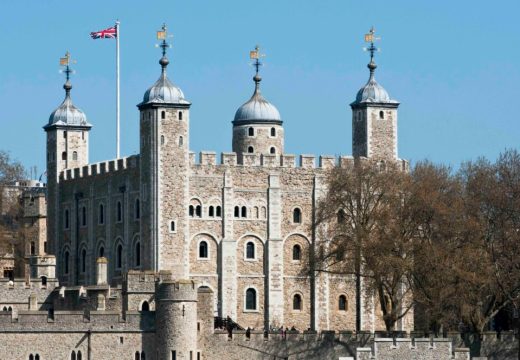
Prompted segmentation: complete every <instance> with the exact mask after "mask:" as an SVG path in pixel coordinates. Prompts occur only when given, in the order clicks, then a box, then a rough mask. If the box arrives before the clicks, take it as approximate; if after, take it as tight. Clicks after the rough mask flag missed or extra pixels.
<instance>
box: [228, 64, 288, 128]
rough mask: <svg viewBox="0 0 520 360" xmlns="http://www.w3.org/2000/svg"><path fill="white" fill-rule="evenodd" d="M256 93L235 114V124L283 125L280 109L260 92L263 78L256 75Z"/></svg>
mask: <svg viewBox="0 0 520 360" xmlns="http://www.w3.org/2000/svg"><path fill="white" fill-rule="evenodd" d="M253 80H254V81H255V92H254V93H253V96H251V99H249V100H248V101H247V102H246V103H245V104H243V105H242V106H240V107H239V108H238V110H237V112H236V113H235V119H234V121H233V122H234V123H235V124H236V123H238V124H240V123H255V122H275V123H281V122H282V119H281V116H280V112H278V109H277V108H276V107H275V106H274V105H273V104H271V103H270V102H269V101H267V100H266V99H265V98H264V97H263V96H262V93H261V92H260V81H262V78H261V77H260V76H258V74H257V75H255V77H254V78H253Z"/></svg>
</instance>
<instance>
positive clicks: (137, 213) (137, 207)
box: [134, 199, 141, 219]
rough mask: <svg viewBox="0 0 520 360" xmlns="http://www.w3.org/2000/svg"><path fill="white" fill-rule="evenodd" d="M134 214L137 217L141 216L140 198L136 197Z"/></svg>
mask: <svg viewBox="0 0 520 360" xmlns="http://www.w3.org/2000/svg"><path fill="white" fill-rule="evenodd" d="M134 214H135V218H136V219H140V218H141V202H140V201H139V199H135V209H134Z"/></svg>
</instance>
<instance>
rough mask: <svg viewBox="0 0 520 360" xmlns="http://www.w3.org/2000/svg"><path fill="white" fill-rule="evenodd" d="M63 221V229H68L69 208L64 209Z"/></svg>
mask: <svg viewBox="0 0 520 360" xmlns="http://www.w3.org/2000/svg"><path fill="white" fill-rule="evenodd" d="M64 222H65V229H68V228H69V226H70V217H69V210H68V209H65V219H64Z"/></svg>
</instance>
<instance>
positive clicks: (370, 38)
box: [363, 26, 381, 74]
mask: <svg viewBox="0 0 520 360" xmlns="http://www.w3.org/2000/svg"><path fill="white" fill-rule="evenodd" d="M378 40H381V38H380V37H376V29H374V27H373V26H372V27H371V28H370V30H369V31H368V33H367V34H365V42H367V43H370V46H369V47H368V48H363V50H365V51H369V52H370V63H369V64H368V68H369V69H370V74H373V73H374V70H375V69H376V68H377V65H376V63H375V61H374V53H375V52H378V51H379V48H378V47H376V46H375V44H374V42H375V41H378Z"/></svg>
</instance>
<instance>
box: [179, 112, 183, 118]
mask: <svg viewBox="0 0 520 360" xmlns="http://www.w3.org/2000/svg"><path fill="white" fill-rule="evenodd" d="M179 120H182V111H179Z"/></svg>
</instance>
